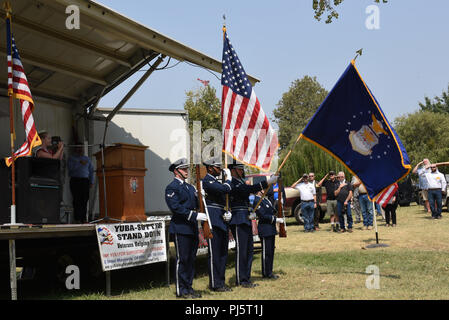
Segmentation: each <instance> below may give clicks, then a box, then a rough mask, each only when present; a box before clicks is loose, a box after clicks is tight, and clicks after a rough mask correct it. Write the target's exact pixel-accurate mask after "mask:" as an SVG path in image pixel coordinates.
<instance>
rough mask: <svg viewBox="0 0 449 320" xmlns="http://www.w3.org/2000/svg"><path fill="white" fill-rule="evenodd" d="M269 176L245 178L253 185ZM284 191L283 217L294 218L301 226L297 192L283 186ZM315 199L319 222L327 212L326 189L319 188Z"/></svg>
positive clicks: (261, 174)
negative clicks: (317, 202)
mask: <svg viewBox="0 0 449 320" xmlns="http://www.w3.org/2000/svg"><path fill="white" fill-rule="evenodd" d="M270 175H271V173H258V174H251V175H248V176H247V178H248V179H249V180H250V182H251V183H252V184H254V183H258V182H260V181H261V180H262V179H265V177H266V176H270ZM272 188H273V187H271V190H270V191H271V192H272ZM270 191H269V192H270ZM284 191H285V197H286V201H285V203H284V215H285V216H286V217H291V216H294V217H295V219H296V221H297V222H298V223H299V224H303V223H304V220H303V218H302V213H301V206H300V205H299V204H300V203H301V199H300V196H299V190H297V189H295V188H292V187H289V186H284ZM317 199H318V200H319V209H320V221H322V220H323V218H324V216H325V214H326V210H327V206H326V199H327V197H326V188H324V187H321V192H319V193H318V194H317Z"/></svg>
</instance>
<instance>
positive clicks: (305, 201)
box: [295, 173, 316, 232]
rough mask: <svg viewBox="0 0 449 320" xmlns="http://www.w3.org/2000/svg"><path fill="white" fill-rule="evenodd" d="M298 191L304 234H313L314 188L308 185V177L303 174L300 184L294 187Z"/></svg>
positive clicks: (310, 184)
mask: <svg viewBox="0 0 449 320" xmlns="http://www.w3.org/2000/svg"><path fill="white" fill-rule="evenodd" d="M295 188H296V189H298V190H299V195H300V198H301V213H302V217H303V218H304V232H314V231H315V229H314V225H313V216H314V211H315V208H316V191H315V186H314V185H313V184H312V183H309V177H308V175H307V174H306V173H305V174H304V175H303V176H302V179H301V182H300V183H299V184H297V185H296V186H295Z"/></svg>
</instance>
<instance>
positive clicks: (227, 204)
mask: <svg viewBox="0 0 449 320" xmlns="http://www.w3.org/2000/svg"><path fill="white" fill-rule="evenodd" d="M222 30H223V41H224V39H225V33H226V16H225V15H224V14H223V28H222ZM222 112H223V111H222ZM222 116H223V115H222ZM221 130H222V131H223V121H222V129H221ZM223 141H224V138H223ZM224 167H225V168H226V169H227V168H228V155H227V154H226V153H224ZM222 175H224V174H223V173H222ZM228 178H231V177H228ZM222 180H223V181H224V179H222ZM225 211H226V212H228V211H229V193H227V194H226V206H225Z"/></svg>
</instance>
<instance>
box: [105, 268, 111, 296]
mask: <svg viewBox="0 0 449 320" xmlns="http://www.w3.org/2000/svg"><path fill="white" fill-rule="evenodd" d="M106 296H107V297H110V296H111V271H106Z"/></svg>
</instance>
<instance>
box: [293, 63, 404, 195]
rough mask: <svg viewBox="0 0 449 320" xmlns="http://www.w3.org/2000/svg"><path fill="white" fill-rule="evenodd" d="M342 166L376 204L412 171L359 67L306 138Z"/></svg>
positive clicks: (323, 108)
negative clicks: (376, 199) (387, 190)
mask: <svg viewBox="0 0 449 320" xmlns="http://www.w3.org/2000/svg"><path fill="white" fill-rule="evenodd" d="M301 136H302V138H304V139H306V140H307V141H309V142H311V143H313V144H315V145H317V146H318V147H320V148H321V149H323V150H325V151H326V152H328V153H330V154H331V155H332V156H333V157H335V158H336V159H337V160H339V161H340V162H341V163H342V164H343V165H344V166H345V167H346V168H348V170H349V171H351V173H352V174H354V175H356V176H357V177H358V178H359V179H360V180H361V181H362V183H363V184H364V185H365V187H366V190H367V191H368V195H369V197H370V198H371V199H372V200H374V198H375V197H376V196H378V195H379V194H380V193H381V192H382V190H384V189H386V188H387V187H389V186H390V185H392V184H393V183H395V182H397V181H399V180H400V179H401V178H403V177H404V176H406V175H407V174H408V173H409V172H410V169H411V166H410V160H409V158H408V155H407V152H406V151H405V148H404V146H403V145H402V143H401V140H400V139H399V137H398V135H397V133H396V132H395V131H394V130H393V128H392V127H391V125H390V123H389V122H388V120H387V118H386V117H385V115H384V113H383V111H382V109H381V108H380V106H379V103H378V102H377V100H376V98H374V95H373V94H372V93H371V91H370V90H369V88H368V86H367V85H366V84H365V82H364V81H363V79H362V77H361V76H360V74H359V72H358V70H357V68H356V66H355V63H354V61H351V64H350V65H349V66H348V68H347V69H346V70H345V72H344V73H343V75H342V76H341V77H340V79H339V80H338V82H337V84H336V85H335V86H334V88H333V89H332V90H331V92H330V93H329V94H328V96H327V97H326V99H325V100H324V101H323V103H322V104H321V106H320V107H319V108H318V111H317V112H316V113H315V114H314V116H313V117H312V119H311V120H310V121H309V123H308V124H307V126H306V128H305V129H304V131H303V132H302V133H301Z"/></svg>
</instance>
